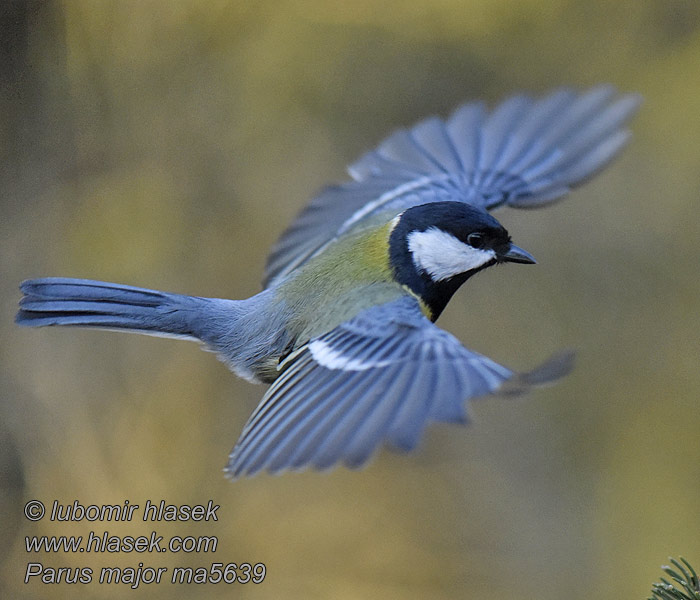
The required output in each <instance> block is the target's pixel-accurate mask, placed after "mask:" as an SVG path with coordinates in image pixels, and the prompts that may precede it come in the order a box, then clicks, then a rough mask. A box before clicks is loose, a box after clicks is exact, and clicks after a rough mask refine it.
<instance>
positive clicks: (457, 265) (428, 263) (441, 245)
mask: <svg viewBox="0 0 700 600" xmlns="http://www.w3.org/2000/svg"><path fill="white" fill-rule="evenodd" d="M408 249H409V250H410V252H411V255H412V257H413V262H414V263H415V265H416V268H417V269H418V270H419V271H423V272H424V273H427V274H428V275H429V276H430V278H431V279H432V280H433V281H442V280H444V279H449V278H450V277H454V276H455V275H459V274H460V273H466V272H467V271H471V270H472V269H478V268H479V267H482V266H484V265H485V264H486V263H487V262H489V261H492V260H493V259H495V258H496V253H495V252H494V251H493V250H492V249H490V248H489V249H486V250H479V249H478V248H472V247H471V246H470V245H469V244H465V243H464V242H460V241H459V240H458V239H457V238H456V237H454V236H453V235H451V234H449V233H447V232H446V231H443V230H442V229H438V228H437V227H431V228H430V229H427V230H425V231H413V232H411V233H409V234H408Z"/></svg>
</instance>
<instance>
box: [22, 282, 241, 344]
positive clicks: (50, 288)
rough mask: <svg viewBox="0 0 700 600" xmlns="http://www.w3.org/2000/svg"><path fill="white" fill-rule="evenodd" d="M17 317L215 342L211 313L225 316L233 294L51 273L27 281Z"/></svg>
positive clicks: (35, 323) (29, 322) (28, 322)
mask: <svg viewBox="0 0 700 600" xmlns="http://www.w3.org/2000/svg"><path fill="white" fill-rule="evenodd" d="M20 290H22V292H23V293H24V297H23V298H22V299H21V300H20V303H19V304H20V310H19V312H18V313H17V316H16V318H15V321H16V322H17V324H19V325H22V326H25V327H44V326H49V325H62V326H65V325H70V326H75V327H94V328H100V329H117V330H124V331H134V332H139V333H145V334H149V335H157V336H169V337H180V338H185V339H196V340H201V341H204V342H210V341H212V340H211V337H212V335H211V334H212V332H211V331H207V330H208V329H209V327H210V325H211V323H212V316H214V320H216V316H219V315H221V316H223V313H226V312H228V310H227V309H229V308H230V307H231V306H232V305H234V304H235V302H234V301H231V300H219V299H214V298H197V297H194V296H183V295H180V294H169V293H167V292H159V291H156V290H148V289H144V288H138V287H132V286H128V285H120V284H116V283H105V282H103V281H90V280H87V279H69V278H63V277H47V278H44V279H32V280H28V281H24V282H22V284H21V285H20Z"/></svg>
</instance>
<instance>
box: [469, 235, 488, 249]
mask: <svg viewBox="0 0 700 600" xmlns="http://www.w3.org/2000/svg"><path fill="white" fill-rule="evenodd" d="M485 243H486V240H485V239H484V236H483V235H482V234H481V233H470V234H469V235H468V236H467V244H469V245H470V246H471V247H472V248H483V247H484V244H485Z"/></svg>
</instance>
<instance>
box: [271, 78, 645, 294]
mask: <svg viewBox="0 0 700 600" xmlns="http://www.w3.org/2000/svg"><path fill="white" fill-rule="evenodd" d="M639 103H640V98H639V96H637V95H633V94H630V95H624V96H617V94H616V91H615V89H614V88H613V87H611V86H599V87H595V88H592V89H590V90H588V91H586V92H585V93H576V92H574V91H572V90H570V89H560V90H557V91H555V92H553V93H551V94H550V95H548V96H545V97H544V98H541V99H539V100H534V99H532V98H530V97H528V96H523V95H520V96H513V97H512V98H509V99H507V100H506V101H505V102H503V103H502V104H500V105H499V106H498V107H497V108H496V109H494V110H493V111H491V112H490V113H489V112H487V111H486V109H485V107H484V105H483V104H482V103H471V104H464V105H463V106H461V107H460V108H458V109H457V110H456V111H455V112H454V113H453V114H452V115H451V116H450V117H449V118H448V119H447V120H442V119H439V118H437V117H431V118H428V119H426V120H424V121H421V122H420V123H418V124H417V125H415V126H414V127H412V128H411V129H400V130H398V131H396V132H395V133H393V134H392V135H391V136H389V137H388V138H387V139H386V140H384V141H383V142H382V143H381V144H380V145H379V147H378V148H377V149H376V150H373V151H372V152H368V153H367V154H365V155H364V156H363V157H361V158H360V159H359V160H358V161H357V162H356V163H354V164H353V165H351V166H350V168H349V172H350V175H351V176H352V178H353V179H354V181H352V182H350V183H345V184H342V185H338V186H334V187H330V188H327V189H326V190H324V191H323V192H321V194H320V195H319V196H317V197H316V198H314V199H313V200H312V201H311V203H310V204H309V205H308V206H307V207H306V208H305V209H304V210H303V211H302V213H301V214H300V215H299V217H298V218H297V220H296V221H295V222H294V223H293V224H292V226H291V227H290V228H289V229H288V230H287V231H286V232H285V233H284V234H283V235H282V237H281V238H280V240H279V241H278V242H277V244H276V245H275V247H274V248H273V250H272V252H271V254H270V256H269V257H268V262H267V267H266V272H265V285H266V286H269V285H270V284H272V283H274V282H275V281H276V280H278V279H279V278H281V277H284V276H285V275H286V274H288V273H289V272H290V271H292V270H293V269H295V268H296V267H298V266H300V265H301V264H303V263H304V262H306V261H307V260H308V259H309V258H310V257H311V256H313V255H314V254H315V253H316V252H318V251H319V250H320V249H321V248H323V247H324V246H325V245H326V244H327V243H328V242H330V241H332V240H333V239H334V238H335V237H337V236H338V235H340V234H342V233H344V232H346V231H348V230H350V229H352V228H354V227H358V226H364V225H367V224H370V223H372V222H373V221H372V219H373V218H376V217H377V216H378V215H380V214H381V215H382V216H383V217H385V218H386V217H387V215H388V218H391V216H393V215H395V214H398V213H399V212H401V211H403V210H405V209H407V208H410V207H411V206H417V205H420V204H427V203H429V202H439V201H446V200H452V201H462V202H467V203H469V204H474V205H477V206H480V207H482V208H484V209H487V210H491V209H494V208H496V207H498V206H501V205H504V204H506V205H509V206H514V207H533V206H539V205H542V204H545V203H548V202H551V201H553V200H556V199H557V198H559V197H561V196H563V195H564V194H566V193H567V192H568V191H569V190H570V188H572V187H574V186H576V185H578V184H580V183H582V182H583V181H584V180H586V179H587V178H588V177H590V176H591V175H592V174H594V173H595V172H596V171H598V170H599V169H601V168H602V167H604V166H605V165H606V164H607V163H608V162H609V161H610V160H611V159H612V158H613V157H614V156H615V155H616V154H617V153H618V152H619V150H620V149H621V148H622V146H624V144H625V142H626V141H627V139H628V137H629V132H628V131H627V130H625V129H624V124H625V122H626V121H627V120H628V119H629V118H630V117H631V116H632V115H633V114H634V112H635V111H636V109H637V107H638V106H639Z"/></svg>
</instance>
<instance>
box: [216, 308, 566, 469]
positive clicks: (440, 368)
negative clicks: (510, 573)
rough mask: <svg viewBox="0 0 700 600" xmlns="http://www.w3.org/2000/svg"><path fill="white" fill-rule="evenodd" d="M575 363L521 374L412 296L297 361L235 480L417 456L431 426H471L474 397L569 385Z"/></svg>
mask: <svg viewBox="0 0 700 600" xmlns="http://www.w3.org/2000/svg"><path fill="white" fill-rule="evenodd" d="M568 363H569V361H568V359H567V358H563V359H559V360H558V361H555V362H550V363H549V364H548V365H547V366H546V367H545V368H541V369H539V370H538V371H537V372H532V373H530V374H528V375H517V374H515V373H513V371H511V370H509V369H507V368H505V367H503V366H501V365H499V364H497V363H495V362H494V361H492V360H490V359H488V358H486V357H484V356H481V355H479V354H476V353H475V352H472V351H470V350H467V349H466V348H464V346H462V345H461V344H460V343H459V341H457V339H456V338H454V337H453V336H452V335H450V334H449V333H447V332H446V331H443V330H442V329H440V328H438V327H437V326H435V325H433V324H432V323H431V322H430V321H428V319H426V318H425V317H423V315H422V314H421V312H420V308H419V307H418V304H417V302H416V301H415V300H414V299H412V298H410V297H405V298H401V299H399V300H395V301H393V302H390V303H387V304H384V305H380V306H375V307H373V308H370V309H368V310H366V311H364V312H362V313H360V314H359V315H358V316H357V317H355V318H353V319H351V320H350V321H347V322H346V323H343V324H342V325H340V326H338V327H337V328H335V329H334V330H332V331H330V332H329V333H327V334H324V335H323V336H320V337H318V338H316V339H313V340H311V341H310V342H309V343H308V344H307V345H305V346H304V347H303V348H302V349H300V350H299V351H297V352H296V353H295V354H294V355H292V356H291V357H290V358H288V359H287V361H286V362H285V364H283V367H282V368H283V371H282V373H281V375H280V376H279V378H278V379H277V380H276V381H275V382H274V383H273V384H272V386H271V387H270V388H269V390H268V391H267V393H266V394H265V397H264V398H263V400H262V402H261V403H260V405H259V406H258V408H257V409H256V411H255V412H254V413H253V415H252V416H251V417H250V419H249V420H248V423H247V424H246V425H245V428H244V429H243V433H242V434H241V437H240V439H239V441H238V443H237V444H236V447H235V448H234V449H233V451H232V453H231V456H230V459H229V463H228V465H227V467H226V472H227V473H228V474H229V476H231V477H232V478H236V477H239V476H243V475H253V474H255V473H257V472H258V471H260V470H262V469H267V470H268V471H270V472H272V473H276V472H279V471H283V470H286V469H295V470H300V469H304V468H306V467H309V466H313V467H315V468H317V469H324V468H329V467H331V466H333V465H335V464H336V463H338V462H343V463H344V464H345V465H347V466H349V467H359V466H361V465H363V464H364V463H365V462H366V461H367V460H368V459H369V457H370V456H371V455H372V453H373V452H374V451H375V450H376V448H377V447H378V446H379V445H380V444H381V443H383V442H388V443H389V444H390V445H392V446H394V447H396V448H399V449H402V450H410V449H412V448H413V447H415V445H416V444H417V443H418V441H419V439H420V436H421V433H422V431H423V429H424V427H425V425H426V424H427V423H428V422H430V421H443V422H458V423H465V422H467V416H466V413H465V407H464V403H465V400H467V399H468V398H473V397H476V396H483V395H485V394H490V393H495V392H502V393H508V392H520V391H523V389H525V388H526V387H528V386H529V385H532V384H535V383H543V382H547V381H550V380H553V379H556V378H557V377H559V376H561V375H562V374H564V372H565V371H566V370H568V367H569V364H568Z"/></svg>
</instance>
